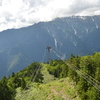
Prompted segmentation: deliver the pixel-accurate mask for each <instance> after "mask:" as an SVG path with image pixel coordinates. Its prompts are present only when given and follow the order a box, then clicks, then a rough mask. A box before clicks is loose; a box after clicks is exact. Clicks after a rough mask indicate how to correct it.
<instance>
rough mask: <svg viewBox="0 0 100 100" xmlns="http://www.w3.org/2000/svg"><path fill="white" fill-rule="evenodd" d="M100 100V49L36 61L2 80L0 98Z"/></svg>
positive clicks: (15, 99)
mask: <svg viewBox="0 0 100 100" xmlns="http://www.w3.org/2000/svg"><path fill="white" fill-rule="evenodd" d="M69 99H71V100H100V53H94V54H93V55H92V56H90V55H87V56H83V57H78V56H74V55H72V54H71V57H70V59H68V60H63V61H62V60H51V61H50V64H45V63H41V64H40V63H38V62H34V63H32V64H30V65H29V66H28V67H26V68H24V69H23V70H21V71H19V72H18V73H16V74H15V73H14V72H12V75H11V76H9V77H8V78H6V77H5V76H4V77H3V78H2V79H1V80H0V100H69Z"/></svg>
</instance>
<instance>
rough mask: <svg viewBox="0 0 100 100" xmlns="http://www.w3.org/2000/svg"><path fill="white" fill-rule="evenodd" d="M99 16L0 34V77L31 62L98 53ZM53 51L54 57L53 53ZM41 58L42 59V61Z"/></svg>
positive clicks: (77, 18) (39, 24)
mask: <svg viewBox="0 0 100 100" xmlns="http://www.w3.org/2000/svg"><path fill="white" fill-rule="evenodd" d="M99 33H100V16H72V17H64V18H57V19H55V20H53V21H49V22H39V23H36V24H34V25H32V26H29V27H25V28H20V29H9V30H5V31H2V32H0V70H1V73H0V77H2V76H3V75H9V74H11V72H13V71H14V72H17V71H19V70H21V69H23V68H24V67H26V66H27V65H29V64H30V63H32V62H34V61H39V62H46V61H47V56H48V54H47V49H46V47H47V46H51V47H52V52H51V58H52V59H58V57H57V56H56V54H57V55H60V58H65V56H66V58H69V56H70V54H74V55H79V56H81V55H86V54H92V53H94V52H99V51H100V45H99V42H100V40H99V38H100V34H99ZM53 51H55V52H56V53H54V52H53ZM43 58H44V59H43Z"/></svg>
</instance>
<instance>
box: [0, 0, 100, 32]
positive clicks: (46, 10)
mask: <svg viewBox="0 0 100 100" xmlns="http://www.w3.org/2000/svg"><path fill="white" fill-rule="evenodd" d="M72 15H80V16H87V15H89V16H90V15H100V0H0V31H3V30H6V29H11V28H20V27H25V26H29V25H32V24H34V23H37V22H40V21H50V20H52V19H54V18H56V17H65V16H72Z"/></svg>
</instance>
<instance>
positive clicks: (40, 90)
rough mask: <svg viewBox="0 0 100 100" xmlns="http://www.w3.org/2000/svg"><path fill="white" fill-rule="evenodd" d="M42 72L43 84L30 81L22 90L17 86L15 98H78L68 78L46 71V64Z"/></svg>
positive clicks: (73, 99)
mask: <svg viewBox="0 0 100 100" xmlns="http://www.w3.org/2000/svg"><path fill="white" fill-rule="evenodd" d="M42 73H43V75H44V76H43V77H44V80H43V82H44V84H39V83H32V84H30V88H29V89H27V90H25V91H23V92H21V91H20V88H17V90H16V91H17V94H16V97H15V100H80V99H79V98H78V96H77V93H76V90H75V87H74V83H73V82H72V81H70V80H69V78H62V79H56V78H55V77H54V76H53V75H50V74H49V73H48V71H47V69H46V65H45V66H43V68H42Z"/></svg>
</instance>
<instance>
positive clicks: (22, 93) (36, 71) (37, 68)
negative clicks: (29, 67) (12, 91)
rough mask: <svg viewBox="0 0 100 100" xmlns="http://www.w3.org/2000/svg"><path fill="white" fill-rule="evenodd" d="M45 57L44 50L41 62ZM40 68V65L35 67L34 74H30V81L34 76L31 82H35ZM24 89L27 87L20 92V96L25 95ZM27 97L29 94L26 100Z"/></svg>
mask: <svg viewBox="0 0 100 100" xmlns="http://www.w3.org/2000/svg"><path fill="white" fill-rule="evenodd" d="M45 55H46V50H45V52H44V54H43V57H42V60H41V62H43V60H44V57H45ZM41 66H42V65H41V63H40V65H39V66H37V67H36V68H35V71H34V73H33V74H32V76H31V78H30V81H31V80H32V78H33V76H34V78H33V81H32V82H34V81H35V79H36V77H37V75H38V72H39V69H40V67H41ZM35 73H36V74H35ZM30 81H29V82H30ZM31 87H32V85H31ZM31 87H30V88H31ZM26 88H27V86H26V87H25V88H24V89H23V90H22V91H21V95H25V93H24V91H25V89H26ZM27 92H28V91H27ZM28 97H29V94H28V96H27V98H28ZM21 98H23V99H24V98H25V97H24V96H23V97H21ZM27 98H26V100H27Z"/></svg>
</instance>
